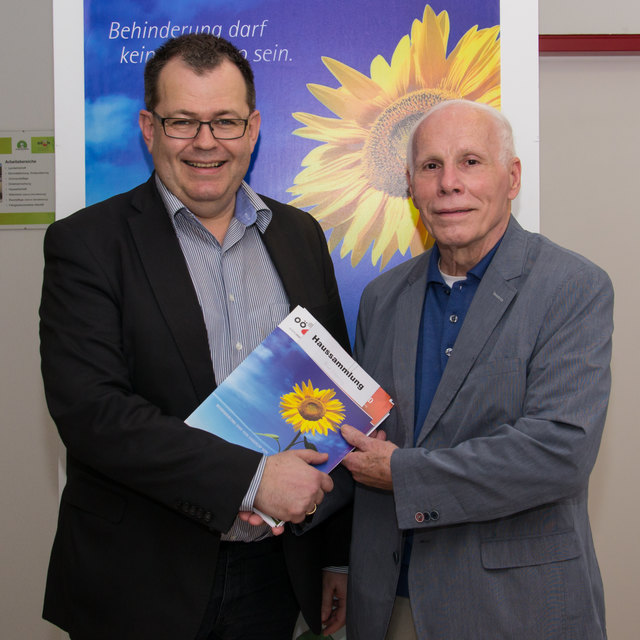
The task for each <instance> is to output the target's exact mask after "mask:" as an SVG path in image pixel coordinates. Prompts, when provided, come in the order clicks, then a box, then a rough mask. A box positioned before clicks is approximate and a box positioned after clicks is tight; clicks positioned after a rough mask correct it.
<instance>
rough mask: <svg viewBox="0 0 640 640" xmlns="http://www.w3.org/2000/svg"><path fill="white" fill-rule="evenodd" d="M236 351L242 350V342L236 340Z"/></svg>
mask: <svg viewBox="0 0 640 640" xmlns="http://www.w3.org/2000/svg"><path fill="white" fill-rule="evenodd" d="M236 351H242V342H236Z"/></svg>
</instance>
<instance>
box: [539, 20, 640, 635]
mask: <svg viewBox="0 0 640 640" xmlns="http://www.w3.org/2000/svg"><path fill="white" fill-rule="evenodd" d="M637 26H640V25H637ZM638 32H640V28H637V29H636V33H638ZM639 80H640V56H628V57H627V56H622V57H617V56H615V57H591V56H588V57H583V56H579V57H557V58H542V59H541V60H540V112H541V118H540V180H541V220H540V229H541V232H542V233H544V234H545V235H548V236H549V237H551V238H553V240H555V241H556V242H558V243H559V244H562V245H564V246H566V247H569V248H570V249H574V250H575V251H578V252H579V253H582V254H584V255H586V256H588V257H589V258H591V259H592V260H594V261H595V262H597V263H598V264H599V265H601V266H602V267H604V268H605V269H606V270H607V271H608V272H609V275H610V276H611V279H612V280H613V285H614V288H615V292H616V302H615V312H614V324H615V330H614V350H613V364H612V368H613V389H612V393H611V402H610V407H609V414H608V418H607V425H606V428H605V433H604V437H603V442H602V446H601V449H600V455H599V457H598V461H597V463H596V467H595V470H594V473H593V475H592V480H591V496H590V507H591V522H592V526H593V536H594V541H595V545H596V550H597V552H598V557H599V561H600V566H601V570H602V575H603V580H604V584H605V597H606V604H607V618H608V629H609V636H610V637H611V638H612V639H614V640H627V639H628V640H632V639H633V638H637V637H638V628H639V627H640V608H639V607H638V603H637V600H638V596H637V594H638V591H639V590H640V552H639V551H638V544H637V540H638V530H639V529H640V516H639V514H638V511H637V509H636V506H637V504H638V497H637V495H638V494H637V487H638V486H639V485H640V467H639V466H638V464H637V458H638V455H637V451H638V446H639V445H640V432H639V430H638V428H637V424H636V421H637V417H636V416H637V407H636V405H635V403H634V393H637V391H636V389H635V385H636V382H637V380H638V372H637V368H638V363H637V360H638V355H639V351H638V331H637V323H638V314H639V313H640V287H638V284H637V277H636V275H635V273H634V271H635V269H634V256H635V255H636V254H637V253H638V246H637V244H638V238H640V215H639V213H640V211H639V209H640V206H639V204H638V182H639V180H640V176H639V174H638V165H637V160H636V159H637V151H638V149H639V148H640V124H639V122H638V103H639V102H640V82H638V81H639Z"/></svg>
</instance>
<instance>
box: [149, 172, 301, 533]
mask: <svg viewBox="0 0 640 640" xmlns="http://www.w3.org/2000/svg"><path fill="white" fill-rule="evenodd" d="M156 185H157V187H158V190H159V192H160V196H161V197H162V200H163V202H164V205H165V207H166V209H167V211H168V212H169V216H170V218H171V222H172V224H173V227H174V229H175V232H176V235H177V237H178V241H179V243H180V247H181V249H182V253H183V254H184V257H185V260H186V262H187V266H188V268H189V273H190V274H191V280H192V282H193V286H194V288H195V290H196V294H197V296H198V302H199V303H200V308H201V309H202V315H203V317H204V321H205V325H206V328H207V335H208V338H209V350H210V352H211V361H212V363H213V370H214V373H215V378H216V382H217V383H218V384H220V383H221V382H222V381H223V380H224V379H225V378H226V377H227V376H228V375H229V374H230V373H231V372H232V371H233V370H234V369H235V368H236V367H237V366H238V365H239V364H240V363H241V362H242V361H243V360H244V358H245V357H246V356H247V355H249V353H251V351H253V349H255V347H257V346H258V345H259V344H260V343H261V342H262V340H263V339H264V338H265V337H266V336H267V335H269V334H270V333H271V332H272V331H273V330H274V329H275V327H276V326H277V325H278V324H279V323H280V322H281V321H282V320H283V319H284V318H285V317H286V315H287V314H288V313H289V299H288V297H287V294H286V292H285V290H284V287H283V285H282V282H281V280H280V277H279V275H278V272H277V271H276V269H275V267H274V266H273V263H272V262H271V258H270V257H269V253H268V252H267V249H266V247H265V246H264V243H263V242H262V238H261V234H262V233H264V231H265V230H266V228H267V226H268V225H269V223H270V222H271V218H272V212H271V210H270V209H269V208H268V207H267V206H266V204H265V203H264V201H263V200H262V199H261V198H260V196H258V194H257V193H256V192H255V191H254V190H253V189H252V188H251V187H250V186H249V185H248V184H247V183H246V182H244V181H243V182H242V185H241V187H240V189H238V192H237V194H236V206H235V213H234V216H233V218H232V219H231V221H230V223H229V228H228V229H227V232H226V234H225V237H224V240H223V242H222V245H220V243H219V242H218V240H217V239H216V238H215V237H214V236H213V234H212V233H210V232H209V231H208V230H207V229H206V228H205V227H204V226H203V225H202V223H201V222H200V221H199V220H198V218H197V217H196V216H195V215H194V214H193V213H191V211H189V210H188V209H187V208H186V207H185V206H184V205H183V204H182V202H180V200H178V198H176V197H175V196H174V195H173V194H172V193H171V192H170V191H169V190H168V189H167V188H166V187H165V186H164V184H162V181H161V180H160V178H159V177H158V175H157V174H156ZM265 461H266V458H265V457H263V459H262V462H261V465H260V467H259V468H258V471H257V472H256V475H255V477H254V479H253V482H252V483H251V486H250V487H249V490H248V491H247V495H246V496H245V498H244V500H243V502H242V507H241V508H242V509H243V510H251V508H252V506H253V501H254V499H255V495H256V492H257V490H258V486H259V484H260V480H261V478H262V471H263V469H264V464H265ZM266 531H268V527H267V526H266V525H265V527H264V528H262V527H260V528H257V527H252V526H251V525H248V524H247V523H244V522H242V521H241V520H239V519H236V521H235V522H234V524H233V526H232V527H231V529H230V530H229V532H228V533H227V534H225V535H223V536H222V539H223V540H242V541H245V542H248V541H251V540H256V539H258V538H261V537H263V536H264V535H265V532H266Z"/></svg>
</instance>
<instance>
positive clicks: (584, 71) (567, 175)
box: [0, 0, 640, 640]
mask: <svg viewBox="0 0 640 640" xmlns="http://www.w3.org/2000/svg"><path fill="white" fill-rule="evenodd" d="M569 8H571V11H570V12H567V10H568V9H569ZM540 9H541V12H540V13H541V16H540V17H541V20H540V24H541V32H543V33H565V32H574V33H579V32H581V31H585V30H587V28H588V30H589V31H591V32H606V31H607V30H612V31H616V30H618V31H620V32H631V33H639V32H640V20H638V14H639V12H640V7H639V6H638V5H637V3H631V2H628V0H610V2H609V3H608V4H607V6H606V8H605V5H604V4H603V3H601V2H596V1H595V0H573V1H572V2H569V1H568V0H565V1H561V0H540ZM567 20H568V22H567ZM610 20H613V21H614V23H615V24H614V25H613V26H614V27H616V28H612V29H609V27H606V28H605V25H607V24H609V21H610ZM51 21H52V18H51V0H21V1H20V2H15V3H10V2H4V3H3V4H2V6H1V8H0V59H1V60H2V64H0V86H1V87H2V93H1V96H2V97H1V98H0V129H12V128H34V129H49V128H52V127H53V88H52V87H53V82H52V75H51V74H52V60H51V51H52V37H51ZM576 25H578V26H576ZM583 25H585V26H584V28H583ZM617 27H619V29H618V28H617ZM639 80H640V56H638V57H612V58H590V57H579V58H544V59H542V61H541V64H540V104H541V109H540V111H541V121H540V136H541V163H540V169H541V210H542V213H541V229H542V232H543V233H545V234H546V235H549V236H550V237H551V238H552V239H554V240H556V241H558V242H559V243H561V244H564V245H565V246H568V247H570V248H573V249H576V250H578V251H580V252H582V253H584V254H585V255H587V256H588V257H590V258H592V259H594V260H595V261H596V262H598V263H600V264H601V265H602V266H603V267H605V268H606V269H607V270H608V271H609V273H610V274H611V276H612V278H613V281H614V286H615V288H616V296H617V297H616V311H615V314H616V315H615V322H616V329H615V344H614V360H613V368H614V386H613V393H612V400H611V409H610V412H609V418H608V421H607V427H606V430H605V437H604V441H603V446H602V450H601V453H600V457H599V459H598V463H597V465H596V470H595V472H594V475H593V479H592V484H591V487H592V495H591V511H592V523H593V529H594V538H595V542H596V547H597V549H598V553H599V558H600V563H601V568H602V572H603V576H604V580H605V588H606V597H607V608H608V622H609V636H610V638H612V640H634V639H635V638H636V637H637V636H638V631H637V630H638V628H640V607H639V606H638V604H637V595H636V594H637V593H638V591H639V587H640V552H639V551H638V548H637V543H636V539H637V536H638V533H637V532H638V531H639V530H640V526H639V525H640V514H638V509H637V508H636V505H637V504H638V500H637V496H636V490H635V487H637V486H640V465H638V464H637V462H636V460H637V457H638V456H637V453H636V452H637V451H639V450H640V430H639V429H637V428H636V422H637V419H636V414H637V409H636V406H635V405H634V404H632V403H633V398H634V391H635V389H634V388H632V386H634V387H635V382H636V380H637V379H638V374H637V367H638V365H637V356H638V338H637V335H638V332H637V329H636V325H637V323H638V316H639V314H640V294H639V293H638V292H639V290H640V287H639V286H638V284H637V282H636V278H635V277H634V274H633V271H634V269H633V267H635V264H633V262H634V258H635V256H636V255H637V253H638V250H637V248H636V243H637V239H638V238H640V215H639V213H640V212H639V211H638V208H639V205H638V199H637V197H636V193H637V191H638V188H637V184H638V183H639V182H640V177H639V176H638V168H637V162H636V157H635V156H636V150H637V149H638V148H640V133H639V132H640V124H639V123H638V117H637V113H638V107H637V105H638V103H639V102H640V82H639ZM525 170H526V167H525ZM42 237H43V231H41V230H0V300H2V303H1V304H0V362H1V363H2V367H1V371H0V408H1V412H0V416H1V418H0V420H1V423H0V426H1V428H0V505H2V509H1V510H0V540H1V544H0V637H1V638H2V639H3V640H25V639H28V640H59V639H60V638H62V637H63V635H62V634H60V633H58V631H57V630H56V629H55V628H54V627H53V626H51V625H49V624H47V623H45V622H43V621H42V620H41V619H40V612H41V607H42V594H43V587H44V579H45V574H46V567H47V560H48V553H49V549H50V545H51V541H52V537H53V532H54V529H55V520H56V513H57V456H58V444H57V436H56V434H55V430H54V427H53V426H52V424H51V422H50V420H49V418H48V416H47V412H46V408H45V406H44V400H43V395H42V388H41V381H40V374H39V362H38V351H37V350H38V338H37V307H38V303H39V295H40V284H41V271H42V256H41V244H42Z"/></svg>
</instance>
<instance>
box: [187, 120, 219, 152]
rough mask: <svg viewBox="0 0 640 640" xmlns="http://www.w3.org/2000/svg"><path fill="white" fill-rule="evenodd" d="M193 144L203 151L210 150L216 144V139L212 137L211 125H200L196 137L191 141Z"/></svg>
mask: <svg viewBox="0 0 640 640" xmlns="http://www.w3.org/2000/svg"><path fill="white" fill-rule="evenodd" d="M193 144H194V145H195V146H197V147H201V148H205V149H210V148H212V147H215V146H216V145H217V144H218V139H217V138H216V137H215V136H214V135H213V131H212V130H211V125H209V124H201V125H200V131H198V135H197V136H196V137H195V138H194V139H193Z"/></svg>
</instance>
